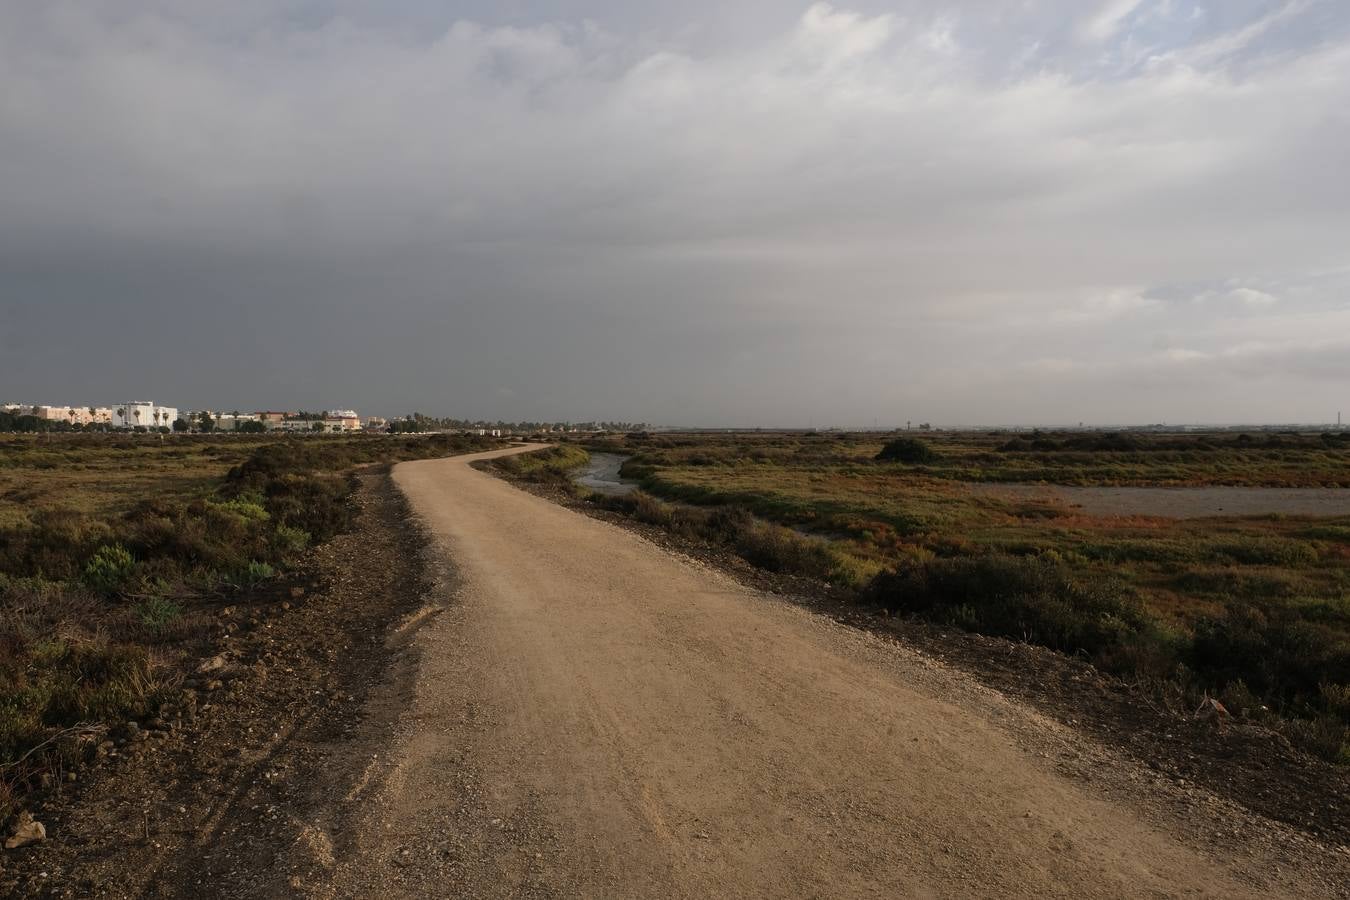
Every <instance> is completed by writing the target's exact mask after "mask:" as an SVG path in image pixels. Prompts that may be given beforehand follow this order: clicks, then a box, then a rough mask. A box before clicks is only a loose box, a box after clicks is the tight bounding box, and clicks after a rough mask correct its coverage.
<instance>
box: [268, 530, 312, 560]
mask: <svg viewBox="0 0 1350 900" xmlns="http://www.w3.org/2000/svg"><path fill="white" fill-rule="evenodd" d="M272 543H273V546H275V547H276V550H277V553H279V554H281V556H282V557H292V556H296V555H297V554H300V553H303V552H305V548H307V547H308V546H309V532H308V531H305V530H304V529H301V528H292V527H290V526H289V525H278V526H277V527H276V530H275V531H273V532H272Z"/></svg>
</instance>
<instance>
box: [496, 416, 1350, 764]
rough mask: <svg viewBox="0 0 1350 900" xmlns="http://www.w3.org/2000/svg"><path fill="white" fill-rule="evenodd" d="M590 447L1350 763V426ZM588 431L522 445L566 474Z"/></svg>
mask: <svg viewBox="0 0 1350 900" xmlns="http://www.w3.org/2000/svg"><path fill="white" fill-rule="evenodd" d="M892 442H893V443H892ZM887 444H891V447H890V452H889V453H883V448H884V447H886V446H887ZM588 446H590V447H591V449H594V450H596V451H606V452H617V453H623V454H627V455H628V456H629V458H628V460H627V461H626V463H625V464H624V467H623V474H624V475H625V476H626V477H627V478H630V479H634V480H637V481H638V482H639V483H640V485H641V490H639V491H637V492H635V493H632V494H628V495H626V496H621V497H614V496H603V495H589V498H590V499H591V500H592V502H594V503H596V504H598V505H602V506H605V507H607V508H609V509H612V510H617V511H620V512H622V513H624V514H626V515H628V516H631V517H633V518H635V519H638V520H640V521H643V522H646V523H648V524H653V525H658V526H660V527H662V528H665V529H668V530H670V531H672V532H675V533H678V534H683V535H686V536H689V537H692V538H695V539H697V540H701V541H706V542H709V543H712V544H716V545H719V546H722V547H727V548H730V549H732V550H733V551H734V552H735V553H737V554H738V555H740V556H741V557H743V558H744V559H746V560H748V561H749V562H751V563H752V564H754V565H756V566H759V567H761V568H764V569H767V570H769V571H773V572H781V573H787V574H794V575H803V576H808V577H812V578H816V579H819V580H821V581H825V582H829V583H830V584H831V585H833V586H834V587H835V588H836V589H837V590H839V591H842V592H845V593H847V594H848V595H850V596H852V597H853V598H854V600H855V601H856V602H857V603H858V604H860V605H864V606H866V607H867V608H870V609H878V610H882V611H884V612H886V613H888V614H892V615H904V616H913V617H918V618H922V619H926V620H928V621H931V622H936V623H939V624H941V625H944V626H956V627H958V628H961V629H965V630H968V631H973V632H980V633H984V634H989V635H995V636H1000V637H1007V638H1011V639H1014V640H1019V641H1026V642H1030V643H1034V644H1040V645H1043V646H1046V647H1050V648H1052V649H1055V650H1058V651H1062V652H1064V653H1068V654H1073V655H1077V656H1080V657H1086V658H1087V659H1089V660H1091V661H1092V662H1093V663H1094V664H1095V665H1096V666H1097V667H1098V668H1099V669H1100V670H1102V671H1105V672H1108V673H1112V674H1115V675H1118V676H1121V677H1124V678H1126V679H1128V680H1131V681H1133V682H1136V683H1138V684H1141V685H1148V686H1151V688H1152V689H1153V690H1154V691H1155V692H1156V693H1157V694H1158V695H1161V696H1165V697H1166V698H1168V699H1170V700H1171V701H1172V702H1174V703H1176V704H1177V705H1178V706H1185V705H1190V707H1191V708H1192V709H1194V707H1195V705H1197V704H1199V703H1200V702H1201V701H1203V700H1205V699H1206V698H1216V699H1218V700H1219V701H1220V702H1221V703H1222V704H1224V707H1225V708H1226V710H1227V711H1228V712H1229V713H1231V715H1232V716H1234V717H1236V718H1238V719H1241V720H1244V721H1249V722H1253V723H1261V724H1263V725H1267V726H1269V727H1272V728H1275V729H1277V730H1279V731H1280V732H1281V733H1283V734H1284V735H1285V736H1286V737H1288V738H1289V739H1290V740H1291V741H1293V742H1294V743H1295V744H1296V745H1298V746H1301V747H1303V748H1304V749H1306V750H1308V751H1310V752H1313V753H1316V754H1318V755H1320V756H1322V757H1324V758H1326V759H1329V760H1332V761H1337V762H1341V763H1350V727H1348V726H1350V434H1321V435H1319V434H1256V435H1246V434H1227V433H1222V434H1200V435H1162V434H1138V435H1134V434H1119V433H1108V434H1081V433H1072V434H1039V433H1038V434H1031V435H1028V434H992V433H972V434H950V433H933V434H922V435H919V434H906V435H899V436H897V435H891V436H880V435H857V434H836V433H820V434H767V433H764V434H761V433H741V434H633V435H628V436H624V437H614V438H611V439H608V440H605V441H598V442H592V443H591V444H589V445H588ZM577 450H578V448H575V447H566V448H560V449H559V450H555V451H549V452H548V453H545V454H541V455H538V459H537V461H535V462H532V463H526V462H524V461H523V460H520V461H513V462H508V463H504V464H503V465H504V466H507V467H514V468H516V469H524V468H525V467H528V469H525V471H523V472H516V474H517V475H521V476H522V477H525V478H527V479H530V480H547V478H549V477H558V478H560V477H561V473H563V472H565V471H566V470H567V469H569V468H572V467H575V466H576V465H578V454H577ZM878 457H883V458H880V459H879V458H878ZM884 457H889V458H884ZM550 472H552V473H553V474H552V476H550ZM577 490H581V489H577ZM1263 491H1269V493H1268V494H1264V493H1262V492H1263ZM582 492H583V493H585V492H584V491H582ZM1225 506H1232V507H1233V508H1234V509H1235V510H1236V511H1237V512H1235V513H1228V512H1226V511H1225V510H1224V507H1225ZM1310 511H1311V512H1312V513H1316V514H1308V513H1309V512H1310Z"/></svg>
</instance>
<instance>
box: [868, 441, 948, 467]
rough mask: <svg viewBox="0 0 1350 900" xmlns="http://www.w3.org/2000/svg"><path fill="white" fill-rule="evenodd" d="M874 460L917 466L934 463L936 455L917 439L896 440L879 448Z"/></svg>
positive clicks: (930, 448)
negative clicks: (879, 450)
mask: <svg viewBox="0 0 1350 900" xmlns="http://www.w3.org/2000/svg"><path fill="white" fill-rule="evenodd" d="M876 458H877V459H878V460H879V461H881V462H900V463H909V464H911V465H917V464H920V463H931V462H934V461H935V460H936V459H937V458H938V455H937V453H936V452H935V451H934V450H933V448H932V447H930V446H929V445H928V444H926V443H924V442H923V441H921V440H919V439H918V438H907V437H903V438H896V439H895V440H893V441H891V442H889V443H888V444H886V446H884V447H882V448H881V452H880V453H878V454H877V456H876Z"/></svg>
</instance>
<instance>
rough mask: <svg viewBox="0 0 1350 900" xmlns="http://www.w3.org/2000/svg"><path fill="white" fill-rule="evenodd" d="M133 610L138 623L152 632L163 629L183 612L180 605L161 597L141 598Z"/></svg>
mask: <svg viewBox="0 0 1350 900" xmlns="http://www.w3.org/2000/svg"><path fill="white" fill-rule="evenodd" d="M133 612H134V613H135V614H136V618H137V619H139V620H140V623H141V624H142V625H144V626H145V627H146V628H149V629H150V630H151V631H153V632H160V631H163V630H164V629H165V627H167V626H168V625H170V624H172V623H173V622H175V621H177V620H178V618H179V617H180V616H182V614H183V610H182V607H180V606H179V605H178V604H177V603H174V602H173V601H171V600H166V599H165V598H163V597H150V598H148V599H145V600H142V601H141V602H140V603H137V604H136V606H135V607H134V608H133Z"/></svg>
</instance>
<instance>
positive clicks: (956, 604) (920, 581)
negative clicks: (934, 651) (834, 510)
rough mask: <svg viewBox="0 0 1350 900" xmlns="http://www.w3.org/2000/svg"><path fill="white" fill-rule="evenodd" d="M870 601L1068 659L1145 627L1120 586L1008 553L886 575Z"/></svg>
mask: <svg viewBox="0 0 1350 900" xmlns="http://www.w3.org/2000/svg"><path fill="white" fill-rule="evenodd" d="M865 596H866V598H867V599H868V600H869V601H870V602H871V603H873V604H875V605H877V606H880V607H882V608H883V609H886V610H888V611H890V612H901V613H914V614H917V615H919V616H922V617H924V618H930V619H936V620H938V621H942V622H946V623H948V624H953V625H958V626H960V627H963V628H966V629H967V630H971V631H979V632H981V633H984V634H995V635H1002V636H1004V637H1011V638H1017V639H1020V640H1025V641H1028V642H1030V643H1036V644H1042V645H1044V646H1047V647H1052V648H1054V649H1056V650H1065V651H1068V652H1075V651H1079V650H1084V651H1087V652H1088V653H1097V652H1100V651H1102V650H1106V649H1108V648H1112V647H1115V646H1117V645H1119V644H1120V643H1121V642H1122V641H1123V640H1124V638H1126V637H1127V636H1129V635H1132V634H1137V633H1138V632H1139V631H1140V630H1141V628H1142V627H1143V626H1144V623H1145V619H1144V614H1143V611H1142V609H1141V608H1140V607H1139V605H1138V604H1137V603H1136V602H1135V601H1134V600H1133V598H1132V597H1131V596H1130V594H1129V593H1128V592H1127V591H1126V590H1125V588H1124V586H1123V584H1121V583H1120V582H1119V581H1116V580H1114V579H1110V578H1105V577H1100V576H1099V577H1074V576H1073V575H1072V574H1070V572H1069V571H1068V570H1067V569H1066V568H1064V567H1063V566H1060V565H1057V564H1055V563H1053V562H1051V561H1048V560H1044V559H1037V558H1022V557H1013V556H1006V555H1002V554H991V555H987V556H977V557H956V558H951V559H945V558H937V559H933V560H930V561H928V562H923V563H916V564H913V565H909V566H905V567H904V568H901V569H899V570H897V571H894V572H886V573H882V574H881V575H878V576H877V577H876V578H875V579H873V581H872V584H871V585H870V586H869V587H868V589H867V591H866V595H865Z"/></svg>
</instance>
